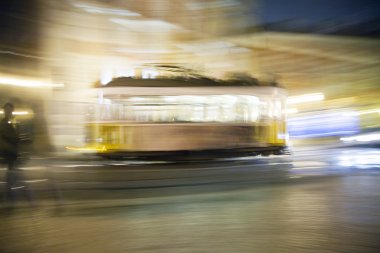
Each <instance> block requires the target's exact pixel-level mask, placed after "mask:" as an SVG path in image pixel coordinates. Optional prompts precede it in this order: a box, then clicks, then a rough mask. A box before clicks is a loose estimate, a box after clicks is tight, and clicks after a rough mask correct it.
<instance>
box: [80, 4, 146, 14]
mask: <svg viewBox="0 0 380 253" xmlns="http://www.w3.org/2000/svg"><path fill="white" fill-rule="evenodd" d="M74 6H75V7H77V8H81V9H83V10H84V11H86V12H89V13H96V14H109V15H117V16H126V17H139V16H141V14H139V13H137V12H132V11H128V10H123V9H113V8H104V7H99V6H94V5H89V4H83V3H74Z"/></svg>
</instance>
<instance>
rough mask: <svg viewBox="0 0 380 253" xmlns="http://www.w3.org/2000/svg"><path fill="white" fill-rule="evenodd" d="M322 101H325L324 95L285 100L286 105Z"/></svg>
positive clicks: (302, 96) (294, 97)
mask: <svg viewBox="0 0 380 253" xmlns="http://www.w3.org/2000/svg"><path fill="white" fill-rule="evenodd" d="M324 99H325V95H324V94H323V93H311V94H304V95H299V96H292V97H289V98H288V100H287V103H288V104H301V103H309V102H316V101H322V100H324Z"/></svg>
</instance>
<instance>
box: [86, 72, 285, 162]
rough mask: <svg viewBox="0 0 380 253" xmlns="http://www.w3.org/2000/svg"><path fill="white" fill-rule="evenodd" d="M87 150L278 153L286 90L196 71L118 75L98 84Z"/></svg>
mask: <svg viewBox="0 0 380 253" xmlns="http://www.w3.org/2000/svg"><path fill="white" fill-rule="evenodd" d="M95 90H96V100H97V102H96V104H94V105H92V106H91V108H90V111H89V113H88V115H89V119H88V122H87V125H86V132H87V136H86V142H87V147H86V149H87V150H93V151H95V152H97V153H98V154H101V155H104V156H112V155H121V154H124V155H125V154H130V155H148V154H164V153H170V154H171V153H173V152H203V153H207V152H212V151H213V152H215V153H223V152H224V153H227V152H232V151H236V152H240V153H242V152H248V153H255V154H264V155H267V154H281V153H282V152H283V151H284V150H285V149H286V145H287V136H288V134H287V131H286V115H285V106H286V91H285V90H284V89H283V88H280V87H274V86H260V85H257V84H252V85H249V84H247V83H239V82H236V81H233V82H232V81H231V82H226V81H218V80H213V79H205V78H202V79H199V78H161V79H135V78H130V77H128V78H126V77H122V78H116V79H114V80H112V81H111V82H109V83H108V84H106V85H103V86H99V87H97V88H96V89H95Z"/></svg>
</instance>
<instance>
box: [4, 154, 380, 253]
mask: <svg viewBox="0 0 380 253" xmlns="http://www.w3.org/2000/svg"><path fill="white" fill-rule="evenodd" d="M379 159H380V156H379V153H378V151H377V150H370V149H355V150H354V149H350V150H348V149H344V150H329V151H326V150H312V151H310V150H309V151H308V150H302V151H299V152H298V153H297V154H296V155H295V156H294V157H292V166H291V167H289V166H288V161H289V160H287V159H283V158H281V159H277V160H276V159H271V158H239V159H234V160H230V161H226V160H224V161H214V162H212V163H207V164H208V165H209V166H207V164H206V163H202V164H183V165H181V166H178V165H173V164H171V165H170V166H169V164H160V165H158V164H155V165H151V164H150V165H147V164H145V165H143V166H142V165H141V164H139V165H136V162H133V163H130V164H129V165H128V166H126V164H125V163H124V164H123V163H121V162H118V163H117V164H119V165H117V164H116V162H115V164H113V165H112V164H109V163H107V164H103V165H99V164H100V163H99V162H97V163H94V164H90V163H87V165H88V166H82V165H83V164H80V163H78V162H67V161H66V162H65V163H57V161H55V163H54V164H50V165H49V166H47V164H44V166H45V167H46V166H47V167H50V168H53V165H54V170H56V172H55V173H53V174H54V177H55V178H56V179H57V182H58V183H57V184H58V185H60V186H62V185H64V187H63V188H64V189H63V190H62V192H63V204H62V205H59V206H57V205H56V202H54V201H53V200H52V199H50V198H49V197H44V198H40V199H39V200H38V201H37V203H38V206H37V207H34V208H32V207H29V206H28V205H27V203H21V204H20V206H18V207H17V208H16V209H14V210H12V211H9V210H6V209H4V208H3V209H2V213H1V226H0V227H1V229H0V252H57V253H59V252H81V253H86V252H318V253H319V252H379V247H380V244H379V242H378V241H379V240H378V238H380V173H379V172H380V170H379V169H378V165H379V164H380V162H379V161H378V160H379ZM44 166H42V167H44ZM25 168H27V167H25ZM85 168H87V169H88V170H87V169H85ZM205 169H206V170H205ZM27 171H28V172H27V174H28V173H29V174H28V175H29V176H27V178H30V175H33V174H38V173H36V172H35V171H40V172H41V171H43V169H41V168H40V169H38V166H35V165H33V166H31V167H29V170H27ZM32 171H34V173H32ZM63 171H66V172H63ZM126 171H127V172H126ZM205 171H206V172H205ZM268 171H270V173H267V172H268ZM284 171H285V172H286V173H283V172H284ZM30 173H32V174H30ZM56 173H57V174H56ZM76 173H78V174H76ZM86 173H87V174H86ZM152 173H153V176H152ZM234 173H235V174H234ZM42 175H44V174H43V173H42ZM57 175H58V176H57ZM73 175H76V176H74V177H72V176H73ZM107 175H109V176H108V177H107ZM111 175H113V176H111ZM116 175H117V176H116ZM147 175H149V177H148V176H147ZM268 175H269V176H268ZM45 176H46V179H49V180H51V179H52V177H51V176H50V174H45ZM78 176H79V178H80V180H77V181H76V182H73V180H72V179H73V178H78ZM125 176H127V177H129V178H130V180H131V181H133V182H135V183H134V184H131V183H129V184H128V183H124V184H122V183H120V182H123V180H124V177H125ZM132 176H134V177H132ZM168 176H172V177H173V178H171V179H172V180H168V178H167V177H168ZM38 177H40V179H41V173H40V174H39V175H38ZM147 177H148V178H149V180H146V179H147ZM64 178H65V180H62V179H64ZM131 178H132V179H131ZM175 178H177V179H178V180H175ZM34 180H37V179H34ZM49 180H48V181H49ZM48 181H45V183H46V182H48ZM89 181H92V182H95V183H92V186H89V185H91V183H88V182H89ZM149 181H154V182H153V183H150V184H148V182H149ZM62 182H63V183H62ZM70 182H71V183H70ZM114 182H119V183H120V184H119V187H112V185H113V184H112V183H114ZM138 182H141V183H142V185H139V184H138ZM160 183H163V184H160ZM31 184H35V185H38V184H40V186H41V187H42V185H44V183H43V182H32V183H31ZM45 185H46V184H45ZM70 187H72V188H70ZM35 189H37V190H38V191H37V192H38V193H40V192H41V189H43V187H42V188H41V189H39V188H38V187H35ZM48 193H49V192H48ZM21 197H22V196H21ZM57 207H59V209H57Z"/></svg>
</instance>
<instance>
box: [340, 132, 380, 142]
mask: <svg viewBox="0 0 380 253" xmlns="http://www.w3.org/2000/svg"><path fill="white" fill-rule="evenodd" d="M340 140H341V141H344V142H353V141H357V142H370V141H378V140H380V133H374V134H362V135H356V136H351V137H343V138H340Z"/></svg>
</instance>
